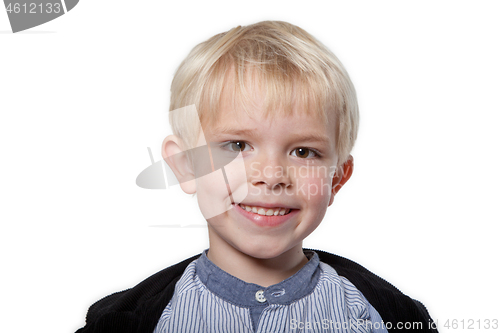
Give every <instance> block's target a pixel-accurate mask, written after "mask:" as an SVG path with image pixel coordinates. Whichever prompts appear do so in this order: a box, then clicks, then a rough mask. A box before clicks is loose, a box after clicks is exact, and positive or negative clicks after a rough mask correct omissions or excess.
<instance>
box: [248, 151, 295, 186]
mask: <svg viewBox="0 0 500 333" xmlns="http://www.w3.org/2000/svg"><path fill="white" fill-rule="evenodd" d="M249 170H250V173H251V183H252V185H254V186H259V185H266V186H267V187H268V188H269V189H271V190H272V189H274V188H275V187H278V186H282V187H288V186H290V185H291V184H292V181H291V177H290V172H289V171H290V170H289V168H288V167H287V165H286V162H285V161H283V159H282V158H278V157H263V158H262V159H260V160H258V161H253V162H252V165H251V166H250V169H249Z"/></svg>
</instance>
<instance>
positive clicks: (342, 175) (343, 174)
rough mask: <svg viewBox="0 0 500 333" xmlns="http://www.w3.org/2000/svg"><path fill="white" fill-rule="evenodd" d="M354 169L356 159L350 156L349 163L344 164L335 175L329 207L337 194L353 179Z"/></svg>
mask: <svg viewBox="0 0 500 333" xmlns="http://www.w3.org/2000/svg"><path fill="white" fill-rule="evenodd" d="M353 168H354V158H353V157H352V155H349V157H348V158H347V161H345V162H344V164H342V167H341V168H340V170H338V172H336V173H335V176H333V181H332V195H331V196H330V203H329V204H328V206H330V205H331V204H332V203H333V199H335V195H336V194H337V192H338V191H340V189H341V188H342V186H344V184H345V183H347V181H348V180H349V178H351V175H352V171H353Z"/></svg>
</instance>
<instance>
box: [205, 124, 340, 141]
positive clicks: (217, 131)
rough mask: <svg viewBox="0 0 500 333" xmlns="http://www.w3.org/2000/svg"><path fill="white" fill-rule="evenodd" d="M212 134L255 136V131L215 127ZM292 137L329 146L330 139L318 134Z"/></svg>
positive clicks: (298, 134)
mask: <svg viewBox="0 0 500 333" xmlns="http://www.w3.org/2000/svg"><path fill="white" fill-rule="evenodd" d="M211 132H212V133H213V134H214V135H216V136H218V135H224V134H230V135H247V136H255V134H254V133H255V129H240V128H232V127H215V128H214V129H212V130H211ZM292 136H293V137H294V139H295V140H296V141H306V142H320V143H323V144H329V143H330V142H331V141H330V138H328V137H326V136H323V135H319V134H317V133H307V134H303V133H296V134H294V133H292Z"/></svg>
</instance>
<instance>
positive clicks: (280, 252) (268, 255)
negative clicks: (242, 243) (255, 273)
mask: <svg viewBox="0 0 500 333" xmlns="http://www.w3.org/2000/svg"><path fill="white" fill-rule="evenodd" d="M294 248H295V247H294ZM294 248H292V249H287V248H281V247H277V246H272V245H271V246H269V245H268V246H262V245H261V246H258V247H252V248H243V249H240V252H242V253H244V254H245V255H247V256H249V257H252V258H254V259H260V260H269V259H277V258H280V257H283V256H287V255H288V254H289V251H293V250H294Z"/></svg>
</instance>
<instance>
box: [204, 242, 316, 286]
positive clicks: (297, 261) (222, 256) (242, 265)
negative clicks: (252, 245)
mask: <svg viewBox="0 0 500 333" xmlns="http://www.w3.org/2000/svg"><path fill="white" fill-rule="evenodd" d="M227 247H228V248H221V247H220V246H217V247H212V246H211V247H210V249H209V250H208V253H207V257H208V259H210V261H212V262H213V263H214V264H215V265H217V266H218V267H219V268H220V269H222V270H223V271H225V272H227V273H229V274H231V275H232V276H235V277H237V278H238V279H240V280H243V281H245V282H247V283H255V284H257V285H259V286H263V287H269V286H271V285H273V284H277V283H279V282H281V281H283V280H285V279H287V278H289V277H290V276H292V275H294V274H295V273H297V272H298V271H299V270H300V269H301V268H302V267H303V266H304V265H305V264H306V263H307V262H308V259H307V257H306V256H305V254H304V252H303V251H302V242H301V243H300V244H298V245H297V246H295V247H293V248H292V249H290V250H288V251H286V252H284V253H282V254H281V255H279V256H278V257H275V258H270V259H259V258H254V257H251V256H249V255H247V254H245V253H243V252H240V251H238V250H236V249H235V248H233V247H232V246H230V245H229V244H227Z"/></svg>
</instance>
